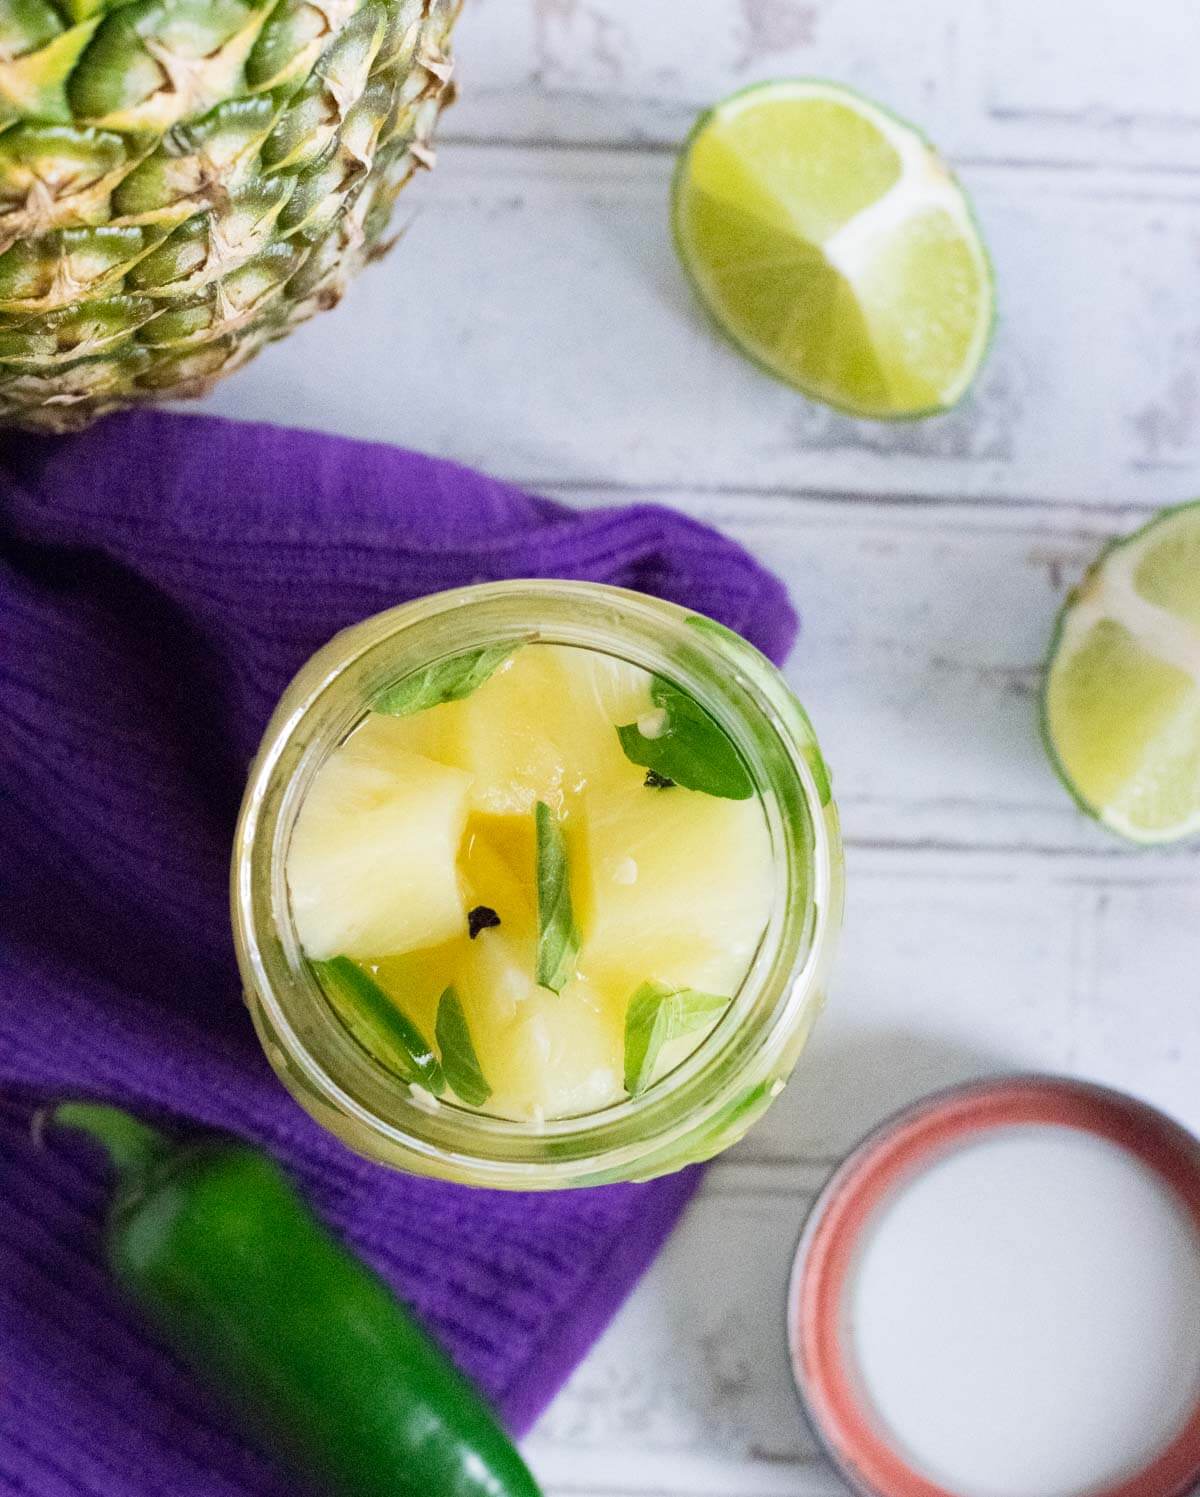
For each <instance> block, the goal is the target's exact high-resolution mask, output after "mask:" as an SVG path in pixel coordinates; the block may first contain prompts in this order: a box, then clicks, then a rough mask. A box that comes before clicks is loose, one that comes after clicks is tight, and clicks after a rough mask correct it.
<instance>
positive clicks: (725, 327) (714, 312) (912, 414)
mask: <svg viewBox="0 0 1200 1497" xmlns="http://www.w3.org/2000/svg"><path fill="white" fill-rule="evenodd" d="M772 96H774V97H777V98H778V99H780V100H799V99H826V100H829V101H831V102H835V103H838V104H842V105H845V106H850V107H854V108H855V109H857V111H858V112H859V113H860V114H861V115H862V116H863V117H865V118H867V119H869V120H870V121H871V122H872V123H873V124H874V125H875V127H876V128H877V129H878V131H879V133H880V136H881V137H882V138H883V139H884V140H885V141H887V142H888V143H889V144H890V145H892V147H893V149H895V150H897V153H898V154H899V155H900V157H901V159H902V161H904V162H906V163H911V162H912V161H913V160H914V159H915V158H916V156H917V155H920V156H921V157H922V158H923V159H924V161H925V162H926V163H931V164H933V165H934V166H935V168H936V169H937V170H938V171H939V172H940V173H941V174H942V176H943V178H944V185H943V190H942V192H941V193H940V194H939V196H938V202H939V205H940V206H941V207H943V208H945V209H946V210H947V211H948V212H949V213H950V214H951V216H952V217H953V218H954V219H955V220H956V222H957V225H958V227H959V229H960V231H961V238H962V242H963V244H965V245H966V246H968V247H969V249H970V251H971V253H972V255H973V257H974V262H975V264H976V266H977V269H978V272H979V280H980V287H981V290H982V293H983V295H982V304H981V311H982V315H981V316H980V317H979V318H978V321H977V326H976V329H975V337H974V339H973V342H972V343H971V345H970V347H969V350H968V352H967V354H966V356H965V357H964V358H963V359H962V361H961V366H960V373H959V376H958V378H957V379H956V380H955V381H954V382H953V383H952V384H950V385H949V386H948V387H947V388H945V389H944V390H942V391H940V392H939V394H938V397H937V398H936V399H933V400H930V401H929V402H928V403H922V404H915V405H912V406H910V407H905V408H881V407H871V408H868V407H866V406H864V404H862V403H861V402H857V401H854V400H848V399H844V398H842V397H841V396H840V395H839V394H838V392H837V391H836V390H834V389H831V388H829V387H828V386H826V387H823V388H820V389H818V388H815V387H814V385H813V384H811V383H809V382H807V381H801V380H800V379H797V378H795V377H794V374H793V373H788V372H785V371H784V370H782V369H781V368H780V367H778V365H777V364H776V363H775V362H772V360H771V359H770V358H769V357H768V356H767V355H766V353H765V352H762V351H760V350H759V349H756V348H755V347H754V346H753V344H752V343H751V342H749V341H748V340H747V338H746V337H745V336H743V335H742V334H741V333H739V331H738V330H737V329H736V328H735V327H733V326H731V325H730V322H729V321H728V320H727V319H726V318H725V317H723V316H722V315H721V313H720V312H719V310H718V308H717V307H716V305H714V298H713V297H712V296H711V295H710V294H709V292H708V290H707V289H706V286H705V284H704V279H703V277H702V275H701V274H700V272H699V269H698V267H697V265H696V264H695V263H694V257H693V255H692V252H691V248H690V245H689V242H688V236H687V234H686V233H685V230H684V227H683V222H682V219H683V214H682V211H681V209H682V204H683V200H684V196H685V192H684V189H685V186H686V184H687V182H688V175H689V165H690V162H691V158H692V152H693V149H694V147H695V145H696V142H697V141H698V140H699V139H700V137H701V136H702V135H703V134H704V133H705V131H707V130H708V129H709V128H710V127H711V126H712V125H713V124H714V123H715V122H717V121H718V120H720V121H724V122H726V123H727V122H728V121H729V120H730V119H731V118H735V117H736V115H737V114H738V113H739V112H740V111H741V110H742V109H745V108H747V107H749V106H750V105H752V104H756V103H763V102H769V101H770V99H771V97H772ZM869 212H870V209H866V210H864V216H865V214H866V213H869ZM671 231H672V237H673V239H674V241H675V247H676V252H677V254H678V257H679V260H680V263H681V264H682V266H683V268H684V271H685V274H686V275H687V277H688V279H689V281H690V282H691V283H692V287H693V290H694V291H695V292H696V296H697V299H698V300H699V301H700V303H701V305H702V306H703V308H704V310H705V313H706V315H707V316H708V318H709V320H710V322H711V323H712V325H713V326H714V327H715V328H716V330H717V331H718V332H719V333H720V334H721V336H722V337H723V338H724V339H725V340H726V341H727V342H729V343H730V344H732V346H733V347H735V348H736V349H737V350H738V351H739V352H740V353H741V354H742V355H743V356H745V357H746V358H748V359H749V360H750V361H751V362H752V363H753V364H755V365H756V366H757V367H758V368H759V369H761V370H763V372H764V373H766V374H769V375H771V376H772V378H774V379H777V380H781V381H782V382H783V383H785V384H789V385H791V386H792V388H794V389H798V390H799V391H800V392H801V393H802V394H803V395H805V396H807V397H808V398H810V399H813V400H817V401H819V402H821V403H822V404H824V405H827V406H829V407H830V408H831V409H832V410H835V411H837V412H839V413H840V414H842V415H845V416H849V417H852V418H854V419H856V420H863V419H868V420H873V421H880V422H888V423H891V422H906V421H919V420H924V419H927V418H929V417H931V416H938V415H944V414H945V413H946V412H947V411H949V410H951V409H953V408H954V407H955V406H956V405H957V404H958V403H959V402H960V401H961V400H962V399H963V397H964V396H965V395H966V393H967V392H968V390H969V389H970V387H971V385H972V384H973V383H974V381H975V379H976V377H977V375H978V373H979V371H980V369H981V368H982V366H983V364H984V362H985V361H986V359H987V356H988V353H989V351H990V349H991V346H992V343H993V341H994V338H995V332H996V325H997V320H998V313H997V306H996V295H995V285H996V277H995V269H994V265H993V262H992V258H991V255H990V253H989V251H988V248H987V244H986V241H985V239H984V237H983V232H982V229H981V227H980V224H979V220H978V217H977V215H976V212H975V208H974V205H973V203H972V201H971V199H970V196H969V195H968V194H967V192H966V191H965V189H964V188H963V187H962V185H961V183H960V182H959V181H958V179H957V178H956V177H955V176H954V174H953V173H952V172H951V171H950V170H949V169H948V168H947V167H946V166H945V164H944V163H943V162H942V159H941V157H940V155H939V154H938V152H937V150H936V148H935V147H934V146H933V144H932V143H931V142H930V140H929V139H928V137H927V136H925V135H924V134H923V132H921V131H920V130H919V129H917V128H916V127H915V126H914V125H912V124H910V123H909V122H908V121H907V120H905V119H903V118H902V117H901V116H900V115H898V114H896V113H895V112H894V111H892V110H890V109H888V108H887V107H886V106H884V105H881V104H878V103H876V102H875V101H874V100H871V99H868V98H867V97H866V96H865V95H863V94H861V93H860V92H858V90H856V89H853V88H850V87H847V86H845V85H841V84H834V83H830V82H828V81H826V80H822V79H818V78H796V79H772V80H767V81H765V82H760V83H754V84H750V85H748V86H747V87H746V88H743V89H740V90H739V91H738V92H737V93H734V94H731V95H730V96H729V97H728V98H726V99H724V100H722V101H721V102H720V103H719V104H716V105H714V106H713V107H711V108H709V109H706V110H704V111H703V113H701V115H700V116H699V117H698V119H697V120H696V123H695V124H694V125H693V127H692V129H691V130H690V131H689V133H688V135H687V137H686V139H685V140H684V143H683V146H682V148H681V150H680V152H679V156H678V158H677V161H676V166H675V170H674V173H673V176H672V181H671ZM847 284H849V283H847Z"/></svg>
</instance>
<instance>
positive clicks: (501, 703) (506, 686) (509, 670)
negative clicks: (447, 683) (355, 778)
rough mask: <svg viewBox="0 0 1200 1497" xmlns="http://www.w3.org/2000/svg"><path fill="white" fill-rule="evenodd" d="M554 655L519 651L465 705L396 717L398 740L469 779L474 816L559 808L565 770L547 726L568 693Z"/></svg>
mask: <svg viewBox="0 0 1200 1497" xmlns="http://www.w3.org/2000/svg"><path fill="white" fill-rule="evenodd" d="M556 654H557V652H555V651H554V650H551V649H548V648H546V647H545V646H535V647H532V648H529V647H527V648H525V649H521V650H518V651H517V652H516V653H515V654H514V655H513V656H512V657H511V658H510V659H508V660H506V661H505V662H504V663H503V665H501V666H500V667H499V668H498V669H497V670H496V672H495V674H494V675H492V676H490V677H489V678H488V679H487V680H486V681H485V682H484V683H483V685H482V686H480V687H479V688H478V690H477V691H474V692H472V693H471V695H470V696H469V697H466V698H464V699H463V700H462V701H460V702H446V703H443V704H442V705H441V706H438V707H429V708H427V709H426V710H425V711H424V712H415V713H413V714H412V715H411V716H410V717H400V718H396V719H395V722H396V724H397V739H398V741H401V742H403V743H404V744H405V745H406V747H408V748H409V749H410V750H411V751H412V752H413V753H418V754H425V755H428V757H430V758H432V759H438V760H440V761H441V762H442V763H443V764H453V765H456V766H457V767H458V768H460V769H462V770H465V771H466V772H467V773H468V774H470V775H471V777H472V781H473V783H472V786H471V808H472V810H474V811H477V812H480V813H482V814H485V815H492V816H524V815H526V814H528V813H531V812H532V810H533V807H534V805H535V804H536V802H537V801H539V800H544V801H547V802H549V803H550V804H551V805H558V804H559V803H560V802H561V800H562V792H563V778H564V774H565V765H564V763H563V755H562V752H561V750H560V749H559V747H558V745H557V743H556V742H555V741H554V738H553V736H552V735H551V734H550V732H549V731H548V730H547V726H546V724H547V721H548V720H549V719H550V717H551V716H552V714H553V712H554V706H555V703H556V702H558V701H560V700H561V699H562V696H563V693H564V690H565V682H564V680H563V677H562V667H561V665H560V663H559V661H558V659H557V658H556Z"/></svg>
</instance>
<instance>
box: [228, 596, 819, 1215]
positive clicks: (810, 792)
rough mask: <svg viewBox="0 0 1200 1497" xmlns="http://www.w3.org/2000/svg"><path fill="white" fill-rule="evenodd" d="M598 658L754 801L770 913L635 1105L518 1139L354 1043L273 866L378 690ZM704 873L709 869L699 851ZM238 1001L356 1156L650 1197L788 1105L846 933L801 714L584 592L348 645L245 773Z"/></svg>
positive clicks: (750, 680) (270, 1053) (622, 608)
mask: <svg viewBox="0 0 1200 1497" xmlns="http://www.w3.org/2000/svg"><path fill="white" fill-rule="evenodd" d="M509 640H511V641H514V642H516V641H524V642H530V641H532V640H537V641H541V642H545V643H553V644H564V645H577V646H584V647H587V648H590V649H594V650H601V651H604V652H606V653H608V654H610V655H614V656H617V657H619V658H621V659H623V660H626V661H630V662H632V663H634V664H636V665H639V666H642V667H643V668H644V669H646V670H647V671H650V672H652V673H655V674H657V675H661V676H665V677H667V678H669V679H670V680H672V681H673V682H674V683H675V684H676V685H677V686H679V687H681V688H682V689H683V690H684V691H686V692H688V693H689V694H690V695H691V696H692V697H693V698H694V699H695V700H696V701H697V702H699V703H700V704H701V705H702V706H703V707H704V708H705V709H706V710H707V711H708V713H709V714H710V715H711V716H712V717H713V718H714V719H715V720H716V721H717V723H718V724H719V725H720V726H721V727H722V728H723V729H724V731H725V733H726V734H727V735H728V736H729V738H730V739H731V740H732V742H733V743H734V744H735V745H736V747H737V748H738V750H739V752H740V753H741V755H742V757H743V759H744V761H745V764H746V766H747V768H748V770H749V772H750V774H751V777H752V779H753V780H754V783H755V786H756V789H757V793H758V796H759V799H760V801H761V804H762V808H763V813H764V816H765V819H766V822H767V826H768V831H769V835H770V843H771V852H772V861H773V884H774V899H773V901H772V908H771V913H770V916H769V918H768V923H767V928H766V931H765V933H764V935H763V938H762V940H761V942H760V943H759V947H758V950H757V952H756V954H755V956H754V958H753V960H752V962H751V965H750V968H749V970H748V972H747V974H746V977H745V979H744V980H743V982H742V984H741V986H740V988H739V990H738V991H737V993H736V994H734V995H733V1000H732V1002H731V1004H730V1007H729V1009H728V1011H727V1012H726V1013H725V1014H724V1015H723V1017H722V1018H721V1019H720V1021H719V1022H718V1023H717V1025H716V1026H715V1027H714V1029H713V1030H712V1032H711V1033H710V1034H709V1035H708V1036H707V1037H706V1038H704V1039H703V1040H702V1041H701V1043H700V1044H699V1045H698V1047H697V1048H696V1050H695V1051H693V1052H692V1054H691V1055H690V1056H688V1058H687V1059H686V1060H684V1061H683V1062H682V1063H681V1064H680V1065H679V1066H677V1067H676V1068H675V1069H674V1070H673V1071H671V1072H670V1073H669V1074H668V1075H666V1076H665V1077H663V1078H662V1079H661V1080H660V1081H657V1082H656V1083H655V1084H654V1085H653V1086H652V1087H650V1088H649V1089H648V1090H647V1091H646V1092H644V1093H642V1094H641V1095H639V1096H636V1097H630V1098H626V1099H625V1100H624V1101H621V1102H618V1103H615V1104H614V1105H612V1106H609V1107H606V1108H604V1109H603V1110H601V1111H598V1112H593V1113H590V1114H587V1115H584V1116H579V1117H569V1118H554V1119H548V1120H546V1121H545V1122H542V1123H533V1122H517V1121H512V1120H509V1119H506V1118H499V1117H491V1116H487V1115H485V1114H483V1113H480V1112H473V1111H469V1110H467V1109H466V1108H462V1107H459V1106H457V1105H455V1104H454V1103H453V1102H444V1101H437V1100H435V1099H433V1098H431V1097H429V1095H428V1094H427V1093H425V1092H424V1091H423V1090H422V1089H421V1088H419V1087H418V1088H416V1089H415V1090H410V1088H409V1087H408V1086H407V1085H406V1084H405V1083H404V1082H403V1081H401V1080H399V1079H398V1078H397V1076H396V1075H395V1074H394V1072H392V1071H389V1070H387V1069H385V1068H384V1067H383V1066H382V1065H381V1064H380V1063H379V1062H378V1061H376V1060H375V1059H374V1058H373V1057H372V1056H371V1055H370V1054H369V1053H368V1052H367V1051H366V1050H365V1049H363V1048H362V1047H361V1046H359V1044H358V1043H357V1042H356V1041H355V1040H354V1039H352V1038H351V1036H350V1034H349V1033H348V1032H347V1031H346V1029H345V1028H344V1027H343V1026H342V1024H341V1022H340V1021H339V1020H338V1018H337V1017H336V1015H335V1013H334V1011H333V1009H332V1008H331V1006H330V1004H329V1002H328V1000H327V999H326V997H325V995H324V993H323V992H322V990H321V988H320V986H319V985H318V983H317V981H316V979H315V977H314V976H313V975H312V972H311V971H310V969H309V967H308V965H307V963H306V962H305V960H304V956H303V952H302V950H301V947H300V942H299V939H298V937H297V934H296V929H295V925H294V922H293V919H292V915H291V911H290V902H289V898H288V890H287V881H286V876H285V875H286V860H287V851H288V846H289V839H290V837H291V832H292V828H293V827H294V825H295V822H296V817H297V812H298V809H299V807H300V804H301V802H302V801H303V799H304V796H305V793H306V791H307V788H308V786H309V785H310V784H311V783H312V781H313V778H314V776H315V775H316V773H317V771H318V770H319V768H320V767H321V765H322V763H323V761H324V760H325V758H326V757H327V756H328V755H329V754H330V753H331V752H332V750H333V749H335V748H336V747H337V746H338V745H339V744H341V743H342V742H344V741H345V739H346V738H347V736H348V735H349V734H350V732H351V731H352V730H353V729H354V728H355V727H356V726H357V725H358V723H359V722H360V721H361V720H362V719H363V717H364V716H365V714H366V713H367V711H368V710H369V708H370V706H371V703H372V702H373V701H374V700H376V699H377V698H378V696H379V694H380V693H381V692H382V691H383V690H384V689H385V688H386V687H389V686H391V685H393V684H394V683H395V682H396V681H398V680H400V679H401V678H402V677H404V676H406V675H408V674H409V673H410V672H412V671H415V670H417V669H420V668H422V667H426V666H428V665H430V664H432V663H434V662H436V661H437V660H440V659H442V658H444V657H447V656H450V655H456V654H459V653H461V652H463V651H466V650H471V649H477V648H479V647H480V646H482V645H491V644H497V643H500V642H503V641H509ZM713 852H714V857H717V858H719V856H720V849H719V848H714V849H713ZM232 893H233V925H234V937H235V942H236V946H237V954H238V961H239V964H240V967H241V972H242V979H243V982H244V985H245V991H246V1000H247V1003H248V1005H249V1007H250V1011H251V1014H252V1015H253V1018H254V1023H255V1026H256V1028H257V1030H258V1034H259V1038H260V1039H261V1041H262V1044H263V1048H264V1049H265V1051H266V1054H267V1057H268V1059H269V1060H270V1062H271V1065H272V1066H273V1067H274V1068H275V1070H276V1072H277V1073H278V1075H279V1077H280V1079H281V1080H282V1081H283V1083H284V1085H285V1086H287V1088H288V1089H289V1090H290V1091H291V1092H292V1094H293V1095H294V1096H295V1097H296V1099H297V1100H298V1101H299V1102H300V1103H301V1104H302V1105H303V1106H304V1107H305V1108H307V1110H308V1111H309V1112H310V1113H311V1114H312V1115H313V1117H315V1118H316V1119H317V1121H318V1122H320V1123H322V1124H323V1125H324V1126H325V1127H326V1128H328V1129H330V1131H331V1132H333V1133H335V1134H337V1135H338V1137H340V1138H341V1139H342V1140H343V1141H344V1142H345V1143H347V1144H348V1145H349V1146H350V1147H351V1148H352V1149H355V1150H356V1151H357V1152H358V1153H360V1154H364V1155H366V1156H367V1157H368V1158H371V1159H374V1160H378V1161H379V1162H381V1163H383V1164H389V1165H392V1166H395V1167H396V1168H398V1169H402V1170H407V1171H409V1172H411V1173H414V1174H421V1175H433V1176H438V1177H441V1178H442V1179H446V1180H455V1181H459V1182H461V1183H463V1184H469V1185H483V1186H491V1187H499V1188H505V1189H514V1190H549V1189H556V1188H562V1187H567V1186H579V1185H599V1184H603V1183H607V1182H611V1181H615V1180H645V1179H649V1178H651V1177H652V1176H654V1175H660V1174H665V1173H667V1172H669V1171H671V1170H676V1169H679V1168H681V1167H682V1166H684V1165H687V1164H691V1163H694V1162H696V1161H698V1160H702V1159H707V1158H709V1157H711V1156H712V1155H713V1154H716V1153H718V1152H719V1151H720V1150H722V1149H724V1148H726V1147H727V1146H728V1145H729V1144H731V1143H734V1142H735V1141H736V1140H737V1139H738V1138H740V1137H741V1136H742V1134H743V1133H744V1132H745V1131H746V1129H747V1128H749V1126H750V1125H751V1123H753V1122H754V1120H755V1119H756V1118H757V1117H758V1116H759V1115H760V1114H761V1113H762V1112H763V1111H764V1110H765V1109H766V1108H767V1107H768V1106H769V1104H770V1102H771V1100H772V1099H773V1098H774V1097H775V1096H776V1095H777V1094H778V1093H779V1092H780V1091H781V1090H782V1089H783V1085H784V1082H785V1081H786V1080H787V1077H788V1075H789V1073H790V1072H791V1070H792V1067H793V1066H794V1065H795V1063H796V1060H797V1058H798V1056H799V1054H800V1051H801V1049H802V1048H803V1045H804V1042H805V1040H806V1039H807V1037H808V1033H809V1030H810V1029H811V1027H812V1024H813V1021H814V1019H815V1018H816V1016H817V1014H818V1012H819V1011H820V1008H821V1005H822V1000H823V994H824V987H825V981H826V975H827V971H828V968H829V964H830V959H831V957H832V952H833V946H834V943H835V939H836V935H837V931H838V928H839V925H840V921H841V912H842V850H841V841H840V837H839V832H838V822H837V813H836V810H835V808H834V805H833V801H832V799H831V797H830V787H829V776H828V772H827V770H826V767H825V764H824V761H823V760H822V758H821V754H820V750H819V749H818V747H817V741H816V738H815V736H814V734H813V730H812V726H811V724H810V723H809V720H808V717H807V716H806V714H805V712H804V710H803V708H802V707H801V706H800V704H799V702H797V701H796V699H795V697H794V696H793V695H792V693H791V691H790V690H789V689H788V687H787V685H786V684H785V682H784V680H783V677H782V676H781V675H780V674H779V672H778V671H777V670H776V669H775V667H774V666H773V665H771V663H770V662H769V661H768V660H766V659H765V658H764V657H763V656H762V655H760V654H759V653H758V651H757V650H755V649H753V648H752V647H751V646H750V645H748V644H747V643H746V642H745V641H744V640H742V639H740V638H739V637H738V636H737V635H735V634H732V633H730V631H729V630H727V629H725V628H723V627H722V626H721V625H719V624H716V623H714V622H713V621H712V620H710V619H707V618H704V617H702V616H700V615H698V614H689V613H688V612H687V611H686V610H685V609H682V608H678V607H676V606H675V605H673V604H670V603H664V602H661V601H659V600H658V599H655V598H650V597H646V596H644V595H642V594H640V593H634V592H627V591H624V590H622V589H619V588H613V587H604V586H600V585H597V584H593V583H585V582H556V581H519V582H499V583H487V584H483V585H479V586H474V587H465V588H460V589H457V590H455V591H452V592H445V593H438V594H436V595H434V596H432V597H427V598H422V599H420V600H419V601H417V602H415V603H407V604H404V605H402V606H401V607H399V608H394V609H391V610H389V611H388V612H386V613H381V614H378V615H376V616H375V617H373V618H369V619H366V620H365V621H364V622H362V623H360V624H356V625H354V626H353V627H352V628H349V629H346V630H344V631H343V632H342V633H341V634H339V635H337V636H336V637H335V638H334V639H332V640H331V641H330V642H329V644H327V645H326V646H325V647H324V648H323V649H322V650H320V651H318V653H317V654H316V655H314V656H313V658H312V659H311V660H310V661H309V662H308V664H307V665H306V666H304V668H303V669H302V670H301V671H300V673H299V674H298V675H297V676H296V678H295V680H294V681H293V682H292V683H291V685H290V686H289V687H288V688H287V690H286V692H285V693H284V695H283V698H282V700H281V701H280V703H279V706H278V708H277V710H276V712H275V714H274V716H273V717H272V719H271V722H270V723H269V725H268V727H267V731H266V734H265V737H264V738H263V742H262V745H261V747H260V749H259V752H258V755H257V758H256V760H255V763H254V765H253V767H252V769H251V773H250V780H249V785H248V787H247V790H246V796H245V800H244V802H243V805H242V813H241V818H240V821H239V823H238V830H237V835H236V839H235V843H234V853H233V888H232Z"/></svg>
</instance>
